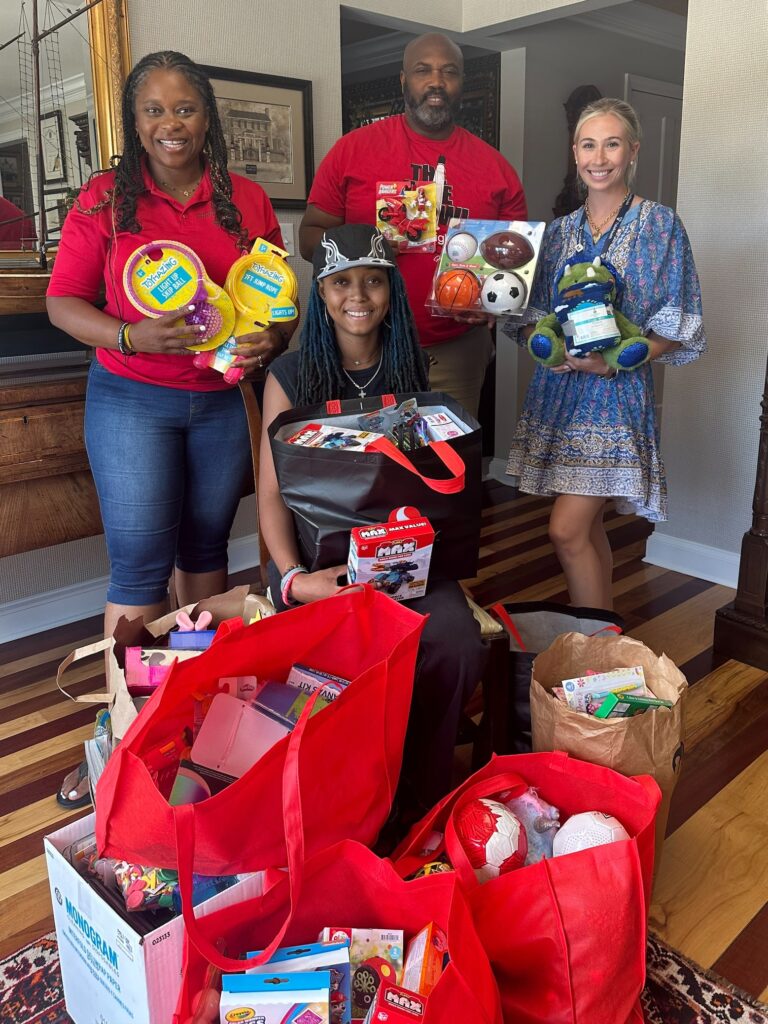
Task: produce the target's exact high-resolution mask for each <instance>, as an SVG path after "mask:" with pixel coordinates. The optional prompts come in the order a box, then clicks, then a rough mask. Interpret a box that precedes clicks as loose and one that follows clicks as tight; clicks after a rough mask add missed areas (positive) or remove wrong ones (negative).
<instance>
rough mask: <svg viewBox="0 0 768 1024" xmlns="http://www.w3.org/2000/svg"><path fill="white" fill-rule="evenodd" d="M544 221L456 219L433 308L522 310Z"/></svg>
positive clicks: (447, 311)
mask: <svg viewBox="0 0 768 1024" xmlns="http://www.w3.org/2000/svg"><path fill="white" fill-rule="evenodd" d="M544 227H545V225H544V222H543V221H500V220H451V222H450V226H449V229H448V234H447V236H446V240H445V247H444V248H443V252H442V255H441V257H440V262H439V263H438V265H437V270H436V272H435V279H434V282H433V286H432V294H431V295H430V297H429V298H428V299H427V306H428V307H429V308H430V309H431V310H432V313H433V314H434V315H436V316H455V315H456V314H457V313H476V314H481V315H482V314H483V313H488V314H491V315H492V316H515V315H516V314H520V313H522V311H523V310H524V309H525V308H526V306H527V305H528V298H529V295H530V290H531V285H532V283H533V275H534V272H535V270H536V264H537V262H538V258H539V251H540V249H541V242H542V239H543V237H544Z"/></svg>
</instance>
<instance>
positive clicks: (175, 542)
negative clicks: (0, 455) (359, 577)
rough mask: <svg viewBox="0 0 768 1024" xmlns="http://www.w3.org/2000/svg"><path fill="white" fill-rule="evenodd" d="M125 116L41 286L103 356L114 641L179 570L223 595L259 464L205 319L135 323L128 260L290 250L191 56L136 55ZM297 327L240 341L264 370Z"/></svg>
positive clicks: (220, 259)
mask: <svg viewBox="0 0 768 1024" xmlns="http://www.w3.org/2000/svg"><path fill="white" fill-rule="evenodd" d="M122 113H123V132H124V145H123V155H122V156H121V158H120V161H119V163H118V164H117V167H116V169H115V170H113V171H108V172H106V173H103V174H99V175H96V176H95V177H94V178H93V179H92V180H91V181H90V182H89V183H88V185H87V186H86V187H85V188H84V189H83V190H82V192H81V194H80V196H79V198H78V200H77V202H76V204H75V206H74V208H73V209H72V210H71V211H70V213H69V215H68V217H67V219H66V221H65V224H64V227H63V230H62V237H61V245H60V247H59V251H58V254H57V257H56V262H55V264H54V268H53V274H52V277H51V283H50V287H49V289H48V314H49V316H50V319H51V322H52V323H54V324H55V325H56V326H57V327H60V328H61V329H62V330H64V331H66V332H67V333H69V334H71V335H72V336H73V337H74V338H77V340H78V341H81V342H83V343H84V344H85V345H90V346H92V347H93V348H94V349H95V350H96V358H95V359H94V360H93V362H92V364H91V369H90V373H89V380H88V391H87V398H86V412H85V439H86V447H87V450H88V457H89V460H90V464H91V469H92V472H93V477H94V480H95V482H96V489H97V491H98V494H99V502H100V506H101V514H102V519H103V522H104V532H105V536H106V541H107V551H108V554H109V559H110V583H109V590H108V592H107V606H106V612H105V622H104V629H105V635H107V636H109V635H111V634H112V632H113V629H114V626H115V624H116V623H117V620H118V618H119V617H120V616H121V615H123V614H125V615H127V616H128V617H130V618H134V617H136V616H138V615H143V616H144V618H145V621H149V620H151V619H155V618H157V617H158V616H159V615H161V614H162V613H163V612H164V611H165V610H166V608H167V601H168V580H169V578H170V576H171V574H172V573H173V574H174V578H175V585H176V593H177V595H178V599H179V602H180V603H181V604H188V603H191V602H195V601H198V600H200V599H202V598H204V597H208V596H210V595H211V594H215V593H219V592H221V591H222V590H224V589H225V585H226V581H227V541H228V538H229V532H230V529H231V527H232V522H233V519H234V516H235V512H236V511H237V506H238V503H239V500H240V496H241V494H242V490H243V484H244V480H245V477H246V473H247V472H248V467H249V465H250V445H249V441H248V430H247V423H246V418H245V412H244V408H243V403H242V400H241V397H240V394H239V392H238V390H237V388H233V387H232V386H231V385H229V384H227V383H226V382H225V381H224V379H223V377H222V376H221V374H219V373H218V372H216V371H214V370H211V369H198V368H197V367H195V366H194V364H193V361H192V355H193V353H191V352H190V351H189V349H188V348H187V346H188V345H190V344H193V343H194V342H195V341H198V340H199V334H198V331H199V330H200V328H199V327H197V326H196V325H191V326H190V325H187V324H186V323H185V322H184V320H183V319H181V318H180V317H179V314H178V313H174V312H172V313H169V314H166V315H164V316H161V317H159V318H158V319H150V318H146V317H142V315H141V314H140V313H139V312H138V311H137V310H136V309H135V308H134V307H133V306H132V305H131V303H130V302H129V301H128V299H127V297H126V295H125V292H124V291H123V287H122V278H123V268H124V266H125V264H126V261H127V260H128V257H129V256H130V255H131V253H132V252H134V251H135V250H136V249H137V248H138V247H139V246H140V245H142V243H145V242H151V241H155V240H171V241H178V242H182V243H183V244H185V245H187V246H189V247H190V248H191V249H193V250H194V251H195V252H196V253H197V255H198V256H199V257H200V259H201V260H202V262H203V264H204V266H205V268H206V271H207V274H208V277H209V278H211V279H212V280H213V281H215V282H216V283H217V284H219V285H223V284H224V281H225V278H226V275H227V271H228V270H229V268H230V266H231V265H232V263H234V261H235V260H236V259H238V258H239V257H240V256H241V255H243V253H244V252H247V251H248V250H249V248H250V244H251V243H252V241H253V240H254V239H255V238H257V237H259V236H261V237H262V238H265V239H267V240H268V241H271V242H274V243H276V244H277V245H279V246H282V244H283V243H282V239H281V236H280V229H279V226H278V223H277V220H276V218H275V214H274V211H273V210H272V207H271V205H270V202H269V199H268V198H267V196H266V194H265V192H264V191H263V189H262V188H261V187H260V186H259V185H257V184H255V183H254V182H252V181H250V180H248V179H246V178H243V177H240V176H239V175H236V174H230V173H229V172H228V171H227V155H226V154H227V149H226V143H225V139H224V133H223V131H222V126H221V123H220V120H219V115H218V112H217V108H216V101H215V97H214V94H213V90H212V88H211V84H210V81H209V80H208V77H207V76H206V75H205V73H204V72H203V71H202V70H201V69H200V68H199V67H198V66H197V65H196V64H194V63H193V62H192V61H191V60H190V59H189V58H188V57H185V56H184V55H183V54H180V53H174V52H170V51H167V52H162V53H154V54H149V55H148V56H146V57H144V58H143V59H142V60H141V61H139V63H138V64H137V65H136V67H134V69H133V71H132V72H131V73H130V75H129V76H128V78H127V80H126V83H125V87H124V90H123V99H122ZM102 288H104V290H105V294H106V304H105V305H104V307H103V308H100V307H99V306H97V305H96V303H97V300H98V298H99V296H100V293H101V290H102ZM126 325H127V327H128V330H126ZM292 331H293V326H292V325H290V324H284V325H283V324H281V325H279V326H272V327H271V328H270V329H268V330H266V331H264V332H262V333H258V334H251V335H247V336H244V337H241V338H240V339H239V342H238V347H237V352H238V356H239V359H240V363H241V365H242V366H243V367H244V368H245V369H246V371H252V370H258V369H259V368H261V367H264V366H266V365H267V364H268V363H269V362H270V361H271V359H272V358H273V357H274V356H276V355H278V354H279V353H280V352H281V351H282V350H283V349H284V348H285V346H286V345H287V343H288V340H289V338H290V335H291V333H292ZM64 795H65V796H66V794H64Z"/></svg>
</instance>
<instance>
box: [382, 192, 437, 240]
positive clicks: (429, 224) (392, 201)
mask: <svg viewBox="0 0 768 1024" xmlns="http://www.w3.org/2000/svg"><path fill="white" fill-rule="evenodd" d="M376 227H377V228H378V229H379V231H381V233H382V235H384V237H385V238H386V239H387V241H388V242H389V243H390V245H391V246H392V247H393V248H394V249H395V250H397V251H398V252H434V251H435V246H436V244H437V186H436V185H435V184H434V183H433V182H419V183H418V184H417V183H414V182H410V181H378V182H376Z"/></svg>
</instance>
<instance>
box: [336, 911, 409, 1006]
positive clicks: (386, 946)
mask: <svg viewBox="0 0 768 1024" xmlns="http://www.w3.org/2000/svg"><path fill="white" fill-rule="evenodd" d="M319 941H320V942H343V941H347V942H348V943H349V969H350V976H351V990H352V1021H353V1024H354V1022H355V1021H358V1022H359V1021H363V1020H364V1019H365V1016H366V1014H367V1013H368V1011H369V1010H370V1008H371V1005H372V1003H373V1000H374V996H375V995H376V990H377V989H378V988H379V986H380V985H382V984H383V983H384V982H391V983H393V984H399V982H400V980H401V978H402V974H403V932H402V931H401V930H399V929H394V928H392V929H381V928H347V927H330V928H324V929H323V930H322V932H321V933H320V936H319Z"/></svg>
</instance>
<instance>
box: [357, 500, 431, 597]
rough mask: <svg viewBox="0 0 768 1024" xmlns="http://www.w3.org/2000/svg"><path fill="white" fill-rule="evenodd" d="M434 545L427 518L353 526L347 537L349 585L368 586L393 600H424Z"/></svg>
mask: <svg viewBox="0 0 768 1024" xmlns="http://www.w3.org/2000/svg"><path fill="white" fill-rule="evenodd" d="M434 542H435V531H434V529H433V528H432V525H431V523H430V522H429V520H428V519H423V518H419V519H404V520H399V521H392V520H390V521H389V522H388V523H381V524H380V525H378V526H356V527H355V528H354V529H353V530H352V531H351V533H350V538H349V559H348V562H347V576H348V578H349V582H350V583H370V584H371V586H373V587H374V588H375V589H376V590H381V591H382V592H383V593H385V594H388V595H389V596H390V597H393V598H394V599H395V600H396V601H412V600H413V599H414V598H416V597H423V596H424V594H425V593H426V592H427V580H428V578H429V563H430V561H431V560H432V547H433V545H434Z"/></svg>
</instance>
